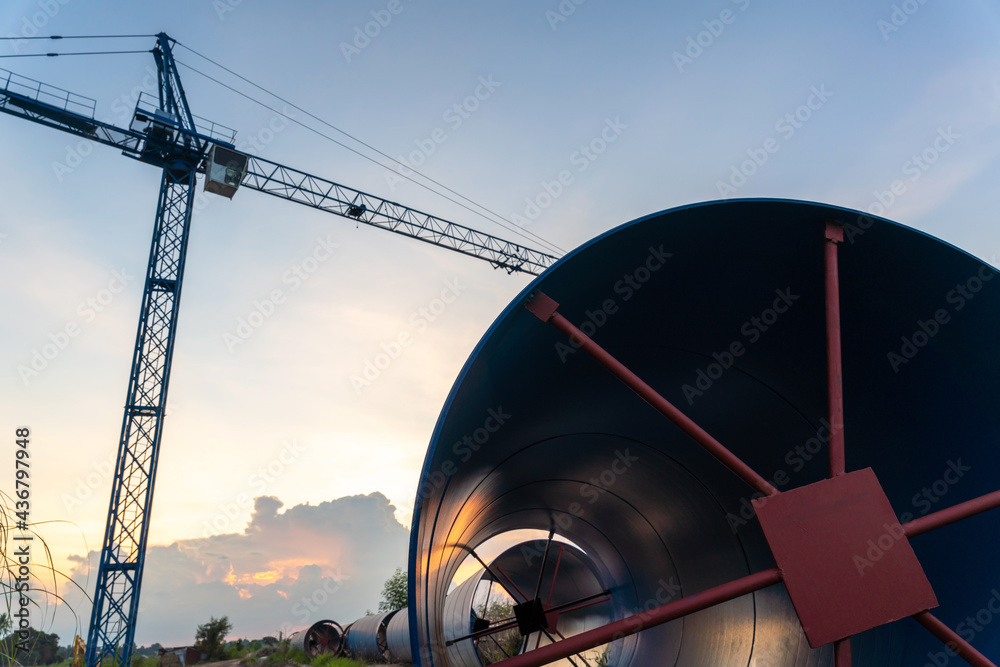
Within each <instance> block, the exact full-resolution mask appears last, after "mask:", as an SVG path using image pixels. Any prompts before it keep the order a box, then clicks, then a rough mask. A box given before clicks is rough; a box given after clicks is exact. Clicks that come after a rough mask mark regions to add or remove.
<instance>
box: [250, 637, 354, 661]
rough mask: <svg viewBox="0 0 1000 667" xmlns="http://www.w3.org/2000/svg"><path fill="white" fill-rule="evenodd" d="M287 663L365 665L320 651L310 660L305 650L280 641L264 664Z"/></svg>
mask: <svg viewBox="0 0 1000 667" xmlns="http://www.w3.org/2000/svg"><path fill="white" fill-rule="evenodd" d="M289 663H292V664H297V665H309V667H365V663H363V662H361V661H360V660H352V659H350V658H335V657H333V656H332V655H330V654H329V653H321V654H320V655H318V656H316V657H315V658H313V659H312V660H309V656H307V655H306V653H305V651H303V650H302V649H298V648H295V649H290V648H288V642H287V641H284V642H282V643H281V646H279V648H278V650H276V651H275V652H274V653H272V654H271V655H269V656H268V657H267V659H266V660H265V663H264V664H268V665H286V664H289ZM249 664H253V663H249Z"/></svg>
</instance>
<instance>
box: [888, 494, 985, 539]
mask: <svg viewBox="0 0 1000 667" xmlns="http://www.w3.org/2000/svg"><path fill="white" fill-rule="evenodd" d="M997 507H1000V491H994V492H993V493H987V494H986V495H985V496H979V497H978V498H973V499H972V500H967V501H966V502H964V503H959V504H958V505H955V506H953V507H948V508H945V509H943V510H940V511H937V512H934V513H933V514H928V515H927V516H922V517H920V518H917V519H914V520H913V521H909V522H907V523H904V524H903V530H905V531H906V536H907V537H914V536H916V535H920V534H922V533H926V532H927V531H929V530H934V529H935V528H940V527H941V526H947V525H948V524H949V523H955V522H956V521H959V520H961V519H967V518H968V517H970V516H974V515H976V514H979V513H980V512H985V511H986V510H991V509H994V508H997Z"/></svg>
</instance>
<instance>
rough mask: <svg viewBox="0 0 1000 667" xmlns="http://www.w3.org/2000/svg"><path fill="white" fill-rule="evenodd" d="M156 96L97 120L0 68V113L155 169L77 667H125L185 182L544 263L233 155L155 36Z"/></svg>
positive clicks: (164, 378) (179, 273) (187, 203)
mask: <svg viewBox="0 0 1000 667" xmlns="http://www.w3.org/2000/svg"><path fill="white" fill-rule="evenodd" d="M155 37H156V44H155V46H154V48H153V49H152V54H153V58H154V59H155V61H156V67H157V78H158V82H159V87H158V91H157V95H156V96H153V95H149V94H146V93H144V94H141V95H140V96H139V99H138V101H137V103H136V107H135V111H134V113H133V115H132V121H131V123H130V125H129V126H128V127H127V128H125V127H118V126H116V125H113V124H109V123H105V122H103V121H100V120H97V119H96V118H95V117H94V115H95V110H96V106H97V105H96V102H95V101H94V100H92V99H90V98H87V97H83V96H81V95H77V94H74V93H70V92H68V91H65V90H62V89H59V88H56V87H54V86H50V85H48V84H44V83H41V82H38V81H34V80H32V79H28V78H26V77H23V76H20V75H17V74H14V73H13V72H9V71H7V70H3V69H0V111H2V112H4V113H7V114H10V115H13V116H18V117H20V118H24V119H27V120H30V121H34V122H36V123H39V124H41V125H47V126H48V127H52V128H55V129H57V130H62V131H64V132H68V133H70V134H74V135H77V136H80V137H84V138H86V139H89V140H92V141H95V142H98V143H102V144H105V145H108V146H112V147H115V148H118V149H120V150H121V151H122V154H123V155H125V156H127V157H131V158H133V159H135V160H138V161H140V162H145V163H147V164H150V165H153V166H154V167H159V168H160V169H162V171H163V175H162V178H161V184H160V192H159V200H158V204H157V209H156V218H155V223H154V229H153V239H152V247H151V250H150V255H149V265H148V268H147V270H146V276H145V284H144V289H143V297H142V306H141V310H140V315H139V326H138V331H137V334H136V342H135V349H134V352H133V357H132V367H131V371H130V377H129V383H128V391H127V395H126V401H125V412H124V417H123V420H122V430H121V438H120V440H119V445H118V456H117V462H116V465H115V474H114V480H113V483H112V492H111V502H110V506H109V510H108V521H107V525H106V528H105V535H104V542H103V546H102V549H101V557H100V565H99V570H98V576H97V585H96V589H95V593H94V606H93V612H92V616H91V621H90V626H89V632H88V635H87V644H86V656H85V660H86V663H87V665H88V667H97V665H101V664H107V663H111V664H112V665H114V667H117V666H119V665H126V666H127V665H129V664H130V661H131V657H132V648H133V646H134V644H133V638H134V635H135V624H136V616H137V612H138V608H139V594H140V588H141V584H142V574H143V568H144V566H145V552H146V546H147V540H148V535H149V518H150V516H151V511H152V504H153V489H154V483H155V481H156V465H157V459H158V454H159V448H160V442H161V436H162V432H163V414H164V408H165V406H166V403H167V389H168V385H169V380H170V368H171V359H172V356H173V349H174V341H175V337H176V331H177V314H178V309H179V303H180V296H181V287H182V284H183V277H184V264H185V259H186V256H187V243H188V233H189V231H190V227H191V215H192V212H193V210H194V207H193V204H194V198H195V194H196V186H197V179H198V177H199V176H203V177H204V183H205V185H204V188H205V190H206V191H207V192H210V193H214V194H217V195H220V196H224V197H228V198H232V197H233V196H234V195H235V194H236V192H237V191H238V190H239V189H240V188H247V189H251V190H257V191H259V192H264V193H267V194H270V195H273V196H275V197H280V198H282V199H288V200H291V201H294V202H297V203H299V204H302V205H305V206H309V207H312V208H317V209H320V210H322V211H326V212H328V213H333V214H336V215H339V216H342V217H345V218H348V219H351V220H355V221H357V222H359V223H361V222H363V223H365V224H368V225H372V226H374V227H379V228H381V229H385V230H387V231H391V232H395V233H397V234H402V235H404V236H409V237H411V238H414V239H417V240H419V241H423V242H425V243H431V244H433V245H436V246H440V247H443V248H447V249H450V250H453V251H455V252H460V253H462V254H465V255H469V256H472V257H477V258H479V259H482V260H485V261H486V262H488V263H490V264H491V265H492V266H493V267H495V268H501V269H504V270H506V271H507V272H509V273H514V272H521V273H527V274H530V275H538V274H540V273H542V272H543V271H544V270H545V269H546V268H548V267H549V266H550V265H552V264H553V263H554V262H555V261H556V260H557V258H556V257H555V256H553V255H549V254H546V253H544V252H541V251H538V250H535V249H532V248H528V247H525V246H523V245H521V244H518V243H514V242H511V241H507V240H504V239H501V238H498V237H496V236H492V235H490V234H486V233H484V232H480V231H477V230H475V229H472V228H469V227H464V226H462V225H458V224H455V223H453V222H449V221H447V220H444V219H442V218H438V217H436V216H433V215H430V214H429V213H424V212H421V211H418V210H416V209H413V208H410V207H407V206H404V205H402V204H398V203H396V202H391V201H388V200H385V199H382V198H381V197H377V196H375V195H372V194H369V193H367V192H363V191H361V190H356V189H354V188H350V187H347V186H345V185H341V184H339V183H335V182H333V181H330V180H327V179H325V178H322V177H319V176H315V175H312V174H308V173H306V172H303V171H300V170H297V169H293V168H291V167H287V166H285V165H282V164H278V163H276V162H271V161H269V160H265V159H263V158H260V157H256V156H249V155H244V154H242V153H240V152H238V151H237V150H236V148H235V145H234V139H235V136H236V133H235V131H234V130H232V129H230V128H227V127H225V126H223V125H220V124H218V123H214V122H211V121H208V120H205V119H203V118H200V117H198V116H195V115H194V114H192V113H191V109H190V107H189V105H188V101H187V98H186V96H185V94H184V87H183V86H182V84H181V79H180V77H179V75H178V71H177V63H176V61H175V60H174V56H173V53H172V50H171V48H172V45H173V44H175V43H176V42H175V40H172V39H171V38H170V37H168V36H167V35H166V34H164V33H160V34H158V35H156V36H155Z"/></svg>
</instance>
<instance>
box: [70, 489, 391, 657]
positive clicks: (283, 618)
mask: <svg viewBox="0 0 1000 667" xmlns="http://www.w3.org/2000/svg"><path fill="white" fill-rule="evenodd" d="M282 507H283V503H282V502H281V501H280V500H278V499H277V498H275V497H273V496H262V497H259V498H257V499H256V500H255V501H254V512H253V516H252V517H251V520H250V522H249V523H248V524H247V526H246V528H245V529H244V530H243V532H242V533H231V534H225V535H213V536H210V537H203V538H196V539H189V540H181V541H178V542H175V543H173V544H170V545H166V546H152V547H150V548H149V549H148V550H147V553H146V569H145V573H144V576H143V582H142V594H141V596H140V610H139V618H138V623H137V626H136V642H137V643H138V644H139V645H144V644H151V643H153V642H160V643H161V644H163V645H164V646H176V645H184V644H190V643H192V642H193V641H194V633H195V628H196V626H197V625H199V624H201V623H204V622H205V621H207V620H208V619H209V617H211V616H215V617H216V618H218V617H220V616H228V617H229V620H230V621H231V622H232V624H233V631H232V634H231V636H230V638H236V637H246V638H255V637H261V636H264V635H274V636H277V634H278V632H279V631H281V632H284V633H285V634H286V635H287V634H288V633H289V632H290V631H294V630H297V629H299V628H302V627H304V626H306V625H308V624H311V623H314V622H316V621H318V620H322V619H326V618H329V619H333V620H335V621H338V622H339V623H341V624H342V625H346V624H347V623H350V622H352V621H354V620H355V619H357V618H359V617H361V616H363V615H364V613H365V611H366V610H368V609H376V608H377V606H378V601H379V594H380V592H381V590H382V585H383V584H384V583H385V580H386V579H387V578H388V577H389V576H390V575H391V574H392V572H393V570H395V568H397V567H401V566H402V567H404V568H405V565H406V557H407V547H408V541H409V531H408V529H406V528H405V527H404V526H402V525H401V524H400V523H398V522H397V521H396V520H395V518H394V516H393V512H394V511H395V507H393V506H392V505H391V504H390V503H389V500H388V498H386V497H385V496H384V495H382V494H381V493H377V492H376V493H371V494H369V495H358V496H349V497H345V498H338V499H336V500H332V501H328V502H323V503H320V504H318V505H308V504H307V505H296V506H295V507H291V508H288V509H286V510H285V511H283V512H282V511H280V510H281V509H282ZM98 555H99V554H98V553H96V552H91V553H90V554H89V559H88V560H89V563H88V562H85V561H84V559H82V558H78V557H77V558H74V560H75V562H77V563H78V565H77V567H76V569H75V570H74V572H73V576H74V579H76V580H77V581H79V582H80V583H81V585H84V587H85V589H86V590H87V592H88V594H92V593H93V591H92V587H93V583H92V582H93V581H94V575H95V573H96V563H97V561H98ZM88 567H89V568H90V572H91V576H90V578H89V580H90V582H91V583H89V584H84V582H85V581H86V580H87V568H88ZM80 603H81V604H79V605H74V606H75V607H76V608H77V609H85V610H86V611H85V613H83V614H81V616H82V617H84V618H83V622H84V623H86V622H88V620H89V616H90V614H89V608H88V607H87V604H86V603H85V602H84V601H82V600H81V601H80ZM66 634H67V636H72V634H71V633H70V632H67V633H66Z"/></svg>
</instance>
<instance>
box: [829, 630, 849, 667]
mask: <svg viewBox="0 0 1000 667" xmlns="http://www.w3.org/2000/svg"><path fill="white" fill-rule="evenodd" d="M833 667H851V638H850V637H848V638H847V639H841V640H840V641H838V642H834V643H833Z"/></svg>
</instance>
